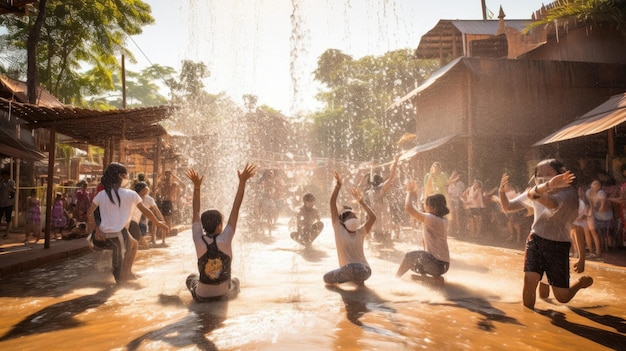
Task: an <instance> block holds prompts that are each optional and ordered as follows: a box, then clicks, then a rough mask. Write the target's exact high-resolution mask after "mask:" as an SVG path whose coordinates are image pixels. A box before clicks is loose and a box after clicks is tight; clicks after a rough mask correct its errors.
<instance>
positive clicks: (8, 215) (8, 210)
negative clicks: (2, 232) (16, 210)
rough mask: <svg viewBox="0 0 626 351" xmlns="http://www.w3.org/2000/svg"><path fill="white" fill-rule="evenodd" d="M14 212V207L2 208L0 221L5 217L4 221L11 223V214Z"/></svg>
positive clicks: (0, 208)
mask: <svg viewBox="0 0 626 351" xmlns="http://www.w3.org/2000/svg"><path fill="white" fill-rule="evenodd" d="M12 212H13V206H7V207H0V221H1V220H2V217H4V221H5V222H7V223H11V213H12Z"/></svg>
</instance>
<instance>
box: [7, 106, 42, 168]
mask: <svg viewBox="0 0 626 351" xmlns="http://www.w3.org/2000/svg"><path fill="white" fill-rule="evenodd" d="M18 123H19V122H18V121H17V120H16V119H15V118H8V117H5V116H0V156H6V157H14V158H20V159H23V160H35V161H38V160H42V159H44V158H46V155H45V154H44V153H42V152H41V151H39V150H38V149H37V147H36V146H35V142H34V141H33V137H32V136H31V135H30V131H29V130H27V129H23V130H21V131H20V135H19V136H18V135H17V134H18V133H17V128H16V125H17V124H18Z"/></svg>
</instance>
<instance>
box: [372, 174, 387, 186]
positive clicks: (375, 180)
mask: <svg viewBox="0 0 626 351" xmlns="http://www.w3.org/2000/svg"><path fill="white" fill-rule="evenodd" d="M384 180H385V179H384V178H383V176H381V175H380V174H374V177H372V185H374V186H379V185H381V184H382V183H383V181H384Z"/></svg>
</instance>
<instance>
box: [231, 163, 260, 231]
mask: <svg viewBox="0 0 626 351" xmlns="http://www.w3.org/2000/svg"><path fill="white" fill-rule="evenodd" d="M255 169H256V165H251V164H248V163H246V166H245V167H244V168H243V170H242V171H237V175H238V176H239V186H238V187H237V194H236V195H235V200H234V201H233V208H232V209H231V210H230V216H229V217H228V224H230V226H231V227H232V228H233V230H235V228H236V227H237V220H238V219H239V208H240V207H241V203H242V202H243V194H244V192H245V190H246V182H247V181H248V179H250V178H252V177H253V176H254V173H255V172H254V170H255Z"/></svg>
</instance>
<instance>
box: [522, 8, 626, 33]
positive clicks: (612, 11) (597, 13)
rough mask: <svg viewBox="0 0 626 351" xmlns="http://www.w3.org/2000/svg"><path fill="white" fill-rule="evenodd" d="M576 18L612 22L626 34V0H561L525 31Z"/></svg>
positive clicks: (587, 20) (592, 21)
mask: <svg viewBox="0 0 626 351" xmlns="http://www.w3.org/2000/svg"><path fill="white" fill-rule="evenodd" d="M570 18H574V19H576V20H578V21H581V22H584V23H587V24H592V23H602V22H605V23H611V24H613V25H615V27H616V28H618V29H619V30H621V31H622V33H624V34H626V1H624V0H561V1H559V2H557V3H556V6H555V7H553V8H550V10H549V11H548V14H547V16H545V17H544V18H541V19H539V20H537V21H534V22H532V23H531V24H530V25H529V26H528V27H527V28H525V29H524V32H528V31H530V30H531V29H532V28H535V27H539V26H544V25H546V24H553V23H554V22H555V21H556V20H562V19H570Z"/></svg>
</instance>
